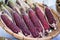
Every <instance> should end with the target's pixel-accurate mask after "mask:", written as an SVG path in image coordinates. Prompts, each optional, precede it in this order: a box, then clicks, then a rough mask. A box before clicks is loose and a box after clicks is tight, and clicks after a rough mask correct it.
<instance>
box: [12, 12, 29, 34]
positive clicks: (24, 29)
mask: <svg viewBox="0 0 60 40" xmlns="http://www.w3.org/2000/svg"><path fill="white" fill-rule="evenodd" d="M13 18H14V20H15V22H16V25H17V26H18V27H19V28H20V29H21V30H22V32H23V34H24V35H30V31H29V30H28V28H27V26H26V24H25V22H24V21H23V19H22V18H21V16H20V15H18V13H16V12H14V13H13Z"/></svg>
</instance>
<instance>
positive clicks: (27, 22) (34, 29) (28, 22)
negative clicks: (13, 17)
mask: <svg viewBox="0 0 60 40" xmlns="http://www.w3.org/2000/svg"><path fill="white" fill-rule="evenodd" d="M22 16H23V19H24V21H25V23H26V25H27V26H28V28H29V30H30V32H31V34H32V36H33V37H34V38H36V37H39V32H38V31H37V30H36V28H35V27H34V25H33V23H32V21H31V20H30V18H29V16H28V15H27V14H25V13H24V14H23V15H22Z"/></svg>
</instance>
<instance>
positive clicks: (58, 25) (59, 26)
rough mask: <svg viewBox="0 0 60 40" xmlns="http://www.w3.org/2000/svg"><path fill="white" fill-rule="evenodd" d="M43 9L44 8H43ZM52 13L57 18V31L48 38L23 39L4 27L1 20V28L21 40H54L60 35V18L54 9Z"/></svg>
mask: <svg viewBox="0 0 60 40" xmlns="http://www.w3.org/2000/svg"><path fill="white" fill-rule="evenodd" d="M42 8H43V7H42ZM51 12H52V13H53V16H54V17H55V19H56V21H57V30H54V31H53V32H51V33H50V34H49V35H48V36H47V37H43V38H29V37H23V36H22V35H19V34H16V33H14V32H12V31H11V30H10V29H9V28H8V27H6V26H5V25H4V23H3V22H2V21H1V20H0V26H1V27H2V28H3V29H4V30H5V31H6V32H7V33H9V34H11V35H12V36H14V37H15V38H17V39H19V40H51V39H52V38H54V37H55V36H57V35H58V34H59V31H60V30H59V29H60V22H59V16H58V14H57V12H56V11H54V10H53V9H51Z"/></svg>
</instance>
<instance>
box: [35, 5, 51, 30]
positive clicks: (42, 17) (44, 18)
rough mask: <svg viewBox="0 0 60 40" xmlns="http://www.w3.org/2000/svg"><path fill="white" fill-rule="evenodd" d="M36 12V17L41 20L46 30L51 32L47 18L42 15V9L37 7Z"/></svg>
mask: <svg viewBox="0 0 60 40" xmlns="http://www.w3.org/2000/svg"><path fill="white" fill-rule="evenodd" d="M35 11H36V15H37V16H38V18H39V19H40V21H41V23H42V25H43V27H44V29H45V30H49V29H50V27H49V23H48V21H47V19H46V17H45V16H44V14H43V13H42V11H41V9H40V8H39V7H38V6H35Z"/></svg>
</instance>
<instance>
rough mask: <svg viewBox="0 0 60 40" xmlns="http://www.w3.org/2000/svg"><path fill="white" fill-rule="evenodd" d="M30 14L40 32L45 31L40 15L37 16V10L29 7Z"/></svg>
mask: <svg viewBox="0 0 60 40" xmlns="http://www.w3.org/2000/svg"><path fill="white" fill-rule="evenodd" d="M28 14H29V17H30V18H31V20H32V22H33V24H34V25H35V27H36V29H37V30H38V31H39V32H43V29H42V25H41V23H40V21H39V19H38V17H37V16H36V14H35V12H34V11H33V10H32V9H29V12H28Z"/></svg>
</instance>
